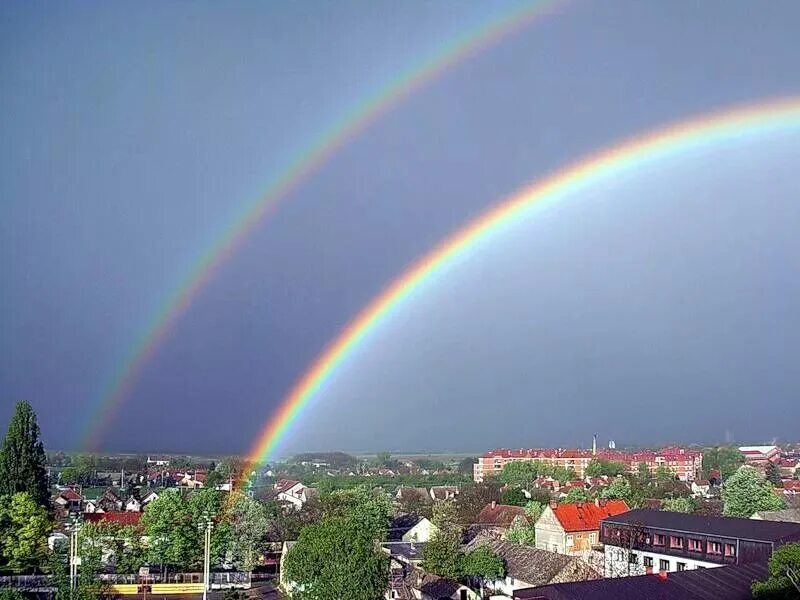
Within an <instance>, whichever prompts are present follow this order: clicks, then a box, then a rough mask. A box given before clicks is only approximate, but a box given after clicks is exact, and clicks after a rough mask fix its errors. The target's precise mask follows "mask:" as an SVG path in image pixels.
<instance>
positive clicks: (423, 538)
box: [389, 514, 436, 542]
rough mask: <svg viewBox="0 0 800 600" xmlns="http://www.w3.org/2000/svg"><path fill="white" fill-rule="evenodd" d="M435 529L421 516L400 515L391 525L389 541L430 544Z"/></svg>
mask: <svg viewBox="0 0 800 600" xmlns="http://www.w3.org/2000/svg"><path fill="white" fill-rule="evenodd" d="M435 529H436V527H435V526H434V524H433V523H431V522H430V520H428V519H427V518H425V517H422V516H420V515H414V514H403V515H398V516H396V517H394V518H393V519H392V521H391V523H390V524H389V541H392V542H428V541H430V539H431V535H433V532H434V530H435Z"/></svg>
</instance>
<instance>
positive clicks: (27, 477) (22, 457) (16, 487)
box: [0, 402, 50, 507]
mask: <svg viewBox="0 0 800 600" xmlns="http://www.w3.org/2000/svg"><path fill="white" fill-rule="evenodd" d="M45 460H46V459H45V454H44V446H42V441H41V440H40V439H39V424H38V423H37V421H36V413H35V412H33V408H32V407H31V405H30V404H28V403H27V402H18V403H17V406H16V408H15V409H14V416H13V417H11V422H10V423H9V424H8V431H7V432H6V437H5V439H4V440H3V445H2V447H1V448H0V496H2V495H9V496H11V495H14V494H16V493H17V492H27V493H28V494H29V495H30V497H31V498H32V499H33V500H34V502H36V503H37V504H39V505H41V506H45V507H46V506H47V505H48V501H49V499H50V495H49V493H48V491H47V475H46V472H45Z"/></svg>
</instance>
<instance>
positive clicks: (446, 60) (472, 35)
mask: <svg viewBox="0 0 800 600" xmlns="http://www.w3.org/2000/svg"><path fill="white" fill-rule="evenodd" d="M562 4H565V0H533V1H532V2H523V3H520V4H517V5H515V6H514V7H513V8H512V9H511V10H509V11H506V12H504V13H502V14H501V15H500V16H499V17H497V18H495V19H492V20H490V21H487V22H485V23H481V24H480V25H479V26H478V27H476V28H474V29H471V30H468V31H466V32H464V33H462V34H461V35H459V36H456V37H453V38H450V39H447V40H445V42H444V43H443V44H441V45H440V46H439V47H438V48H437V49H436V50H435V51H434V52H433V53H432V55H430V56H429V57H427V58H426V59H425V60H423V61H422V62H419V63H416V64H415V65H414V66H413V67H412V68H410V69H408V70H406V71H404V72H401V73H399V74H398V75H397V76H396V77H394V78H393V79H392V80H391V81H390V82H389V83H388V84H387V85H385V86H383V87H382V88H380V89H378V90H377V91H376V92H375V93H374V94H372V95H370V96H368V97H366V98H365V99H364V100H363V101H362V102H360V103H359V104H357V105H356V106H355V107H354V109H353V110H351V111H350V112H348V113H347V114H345V115H344V116H343V118H342V119H340V120H339V121H337V122H335V123H333V125H332V126H331V127H329V128H328V129H326V130H325V131H323V132H322V134H321V135H320V136H319V137H317V138H315V139H314V140H313V141H312V143H311V144H309V145H308V146H307V147H306V148H304V149H303V150H302V151H301V152H300V153H299V154H298V155H297V157H296V158H295V159H294V160H293V161H292V162H291V163H290V164H289V166H288V168H286V169H285V170H284V171H283V172H282V173H281V174H280V175H279V176H278V177H277V178H276V179H274V180H273V181H272V182H270V183H269V185H268V186H267V188H266V191H265V192H264V193H263V194H262V195H261V196H260V197H259V199H258V200H256V201H254V202H251V203H249V204H248V205H247V206H246V207H245V209H244V210H243V211H242V212H241V213H240V214H239V216H238V217H237V218H235V219H234V220H233V221H232V222H231V224H230V225H229V226H228V227H226V228H225V229H224V230H223V231H222V232H221V233H220V235H219V236H217V238H216V239H215V240H214V242H213V243H212V244H211V245H210V246H209V248H208V249H207V250H206V251H205V252H203V254H202V255H201V256H200V257H199V258H198V260H197V261H195V263H194V266H193V267H192V268H191V270H190V271H189V273H187V275H186V276H185V277H184V278H183V279H182V280H181V281H180V282H179V283H178V285H177V287H176V288H175V289H174V290H173V291H172V293H170V294H169V296H167V298H166V299H165V301H164V302H163V303H162V304H161V306H160V308H159V309H158V310H157V311H156V313H155V315H154V316H153V317H152V318H151V319H150V320H149V325H148V326H147V328H146V329H145V330H144V331H143V332H142V334H141V335H140V336H139V337H138V338H137V339H136V340H135V343H134V344H133V346H132V347H131V350H130V352H128V353H127V355H126V356H125V359H124V360H123V361H122V362H121V363H120V364H119V366H118V367H117V368H116V369H115V370H114V372H113V375H112V377H111V379H110V380H109V383H108V385H107V386H106V387H105V388H104V390H103V392H102V394H101V395H100V397H99V398H98V401H97V402H96V404H95V406H94V407H93V408H92V409H91V410H90V411H89V414H90V418H89V419H88V420H87V421H86V426H85V430H84V431H83V433H82V436H81V440H82V443H81V444H80V445H81V446H83V447H85V448H88V449H93V448H97V446H98V444H99V442H100V441H101V440H102V437H103V435H104V433H105V431H106V430H107V428H108V426H109V424H110V422H111V421H112V419H113V418H114V415H115V414H116V412H117V411H118V410H119V407H120V406H121V405H122V403H123V401H124V400H125V398H126V397H127V396H128V395H129V393H130V391H131V389H132V388H133V386H134V384H135V383H136V381H137V380H138V378H139V374H140V373H141V371H142V369H143V368H144V366H145V365H147V364H148V363H149V362H150V361H151V359H152V357H153V355H154V354H155V353H156V351H157V350H158V348H159V347H160V346H161V344H162V343H163V342H164V340H165V339H166V338H167V336H168V335H169V333H170V331H172V329H173V328H174V327H175V324H176V323H177V321H178V319H180V317H181V315H183V314H184V313H185V312H186V310H187V309H188V308H189V306H190V305H191V303H192V301H193V300H194V299H195V297H196V296H197V294H198V293H199V292H200V290H202V289H203V288H204V287H205V286H206V284H207V283H208V282H209V281H210V280H211V279H212V278H213V277H214V275H215V274H216V273H217V272H218V271H219V269H220V268H221V267H222V265H224V264H225V263H226V262H228V260H229V259H230V258H231V257H232V256H233V255H234V254H236V252H237V250H238V249H239V248H240V247H241V246H242V244H243V243H244V242H245V240H247V238H248V237H250V235H251V234H252V233H253V231H254V230H255V229H256V228H257V227H258V226H259V225H260V224H261V223H262V222H263V221H264V219H266V218H267V217H268V216H269V214H270V213H272V212H273V211H274V210H275V208H276V207H277V206H278V204H279V203H280V201H281V200H282V199H283V198H285V197H286V196H287V195H288V194H289V193H291V192H292V191H293V190H295V189H296V188H297V187H298V186H300V184H301V183H302V182H303V181H305V180H306V179H308V178H309V177H310V176H311V175H312V174H313V173H314V172H316V171H317V169H319V167H320V166H321V165H323V164H325V163H326V162H327V161H328V160H329V159H330V158H331V156H333V155H334V154H335V153H336V152H337V151H338V150H339V149H340V148H342V147H343V146H344V145H346V144H347V143H348V142H350V141H351V140H352V139H353V138H354V137H356V136H357V135H358V134H359V133H361V132H362V131H363V130H364V129H366V128H367V127H369V125H371V124H372V123H373V122H374V121H375V120H377V119H378V118H379V117H380V116H381V115H382V114H384V113H385V112H387V111H388V110H390V109H391V108H392V107H394V106H395V105H397V104H398V103H399V102H401V101H402V100H403V99H404V98H406V97H408V96H409V95H411V94H412V93H414V92H415V91H416V90H418V89H420V88H421V87H423V86H424V85H426V84H427V83H429V82H431V81H433V80H434V79H436V78H438V77H440V76H441V75H442V74H443V73H445V72H446V71H447V70H448V69H450V68H451V67H453V66H455V65H457V64H458V63H460V62H462V61H464V60H466V59H468V58H469V57H471V56H473V55H475V54H477V53H478V52H480V51H481V50H483V49H484V48H487V47H489V46H492V45H493V44H495V43H497V42H499V41H500V40H502V39H503V38H505V37H507V36H509V35H511V34H513V33H514V32H516V31H519V30H520V29H523V28H524V27H526V26H528V25H530V24H532V23H533V22H535V21H537V20H538V19H540V18H543V17H545V16H548V15H550V14H553V13H554V12H556V10H557V9H558V8H559V7H560V5H562Z"/></svg>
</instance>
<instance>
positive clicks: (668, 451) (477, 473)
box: [472, 446, 703, 483]
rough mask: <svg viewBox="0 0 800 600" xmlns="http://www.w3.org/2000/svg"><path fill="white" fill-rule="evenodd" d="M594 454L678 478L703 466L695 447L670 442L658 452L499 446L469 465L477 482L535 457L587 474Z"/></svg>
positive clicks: (690, 476)
mask: <svg viewBox="0 0 800 600" xmlns="http://www.w3.org/2000/svg"><path fill="white" fill-rule="evenodd" d="M593 458H602V459H605V460H613V461H616V462H621V463H623V464H625V465H626V466H627V467H628V471H629V472H631V473H636V472H637V471H638V469H639V464H640V463H644V464H645V465H647V468H648V469H649V470H650V472H651V473H655V472H656V470H657V469H658V468H659V467H664V468H666V469H668V470H669V471H670V472H671V473H672V474H673V475H675V477H677V478H678V479H680V480H681V481H692V480H694V479H696V478H697V477H698V476H699V473H700V469H701V468H702V466H703V454H702V452H700V451H698V450H691V449H688V448H680V447H677V446H670V447H667V448H662V449H661V450H658V451H657V452H649V451H648V452H622V451H619V450H613V449H608V450H605V449H600V450H597V451H592V450H569V449H568V450H564V449H560V448H559V449H552V448H551V449H536V448H527V449H526V448H521V449H519V450H508V449H505V448H500V449H496V450H491V451H489V452H486V453H485V454H483V455H482V456H480V457H478V462H476V463H475V464H474V465H473V467H472V478H473V479H474V480H475V481H476V482H477V483H480V482H482V481H484V479H485V478H486V477H495V476H497V475H499V474H500V473H501V472H502V470H503V468H504V467H505V466H506V464H508V463H509V462H513V461H535V462H540V463H543V464H546V465H551V466H558V467H564V468H566V469H573V470H574V471H575V474H576V476H577V477H578V478H580V479H583V478H584V477H586V467H587V465H588V464H589V462H590V461H591V460H592V459H593Z"/></svg>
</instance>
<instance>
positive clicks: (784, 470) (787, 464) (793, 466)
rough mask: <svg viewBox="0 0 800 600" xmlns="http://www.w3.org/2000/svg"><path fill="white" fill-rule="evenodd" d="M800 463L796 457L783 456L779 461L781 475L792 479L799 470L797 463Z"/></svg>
mask: <svg viewBox="0 0 800 600" xmlns="http://www.w3.org/2000/svg"><path fill="white" fill-rule="evenodd" d="M798 464H800V460H797V459H796V458H782V459H780V461H778V468H779V469H780V472H781V477H786V478H789V479H791V478H792V477H794V476H795V475H796V474H797V473H798V471H797V465H798Z"/></svg>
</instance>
